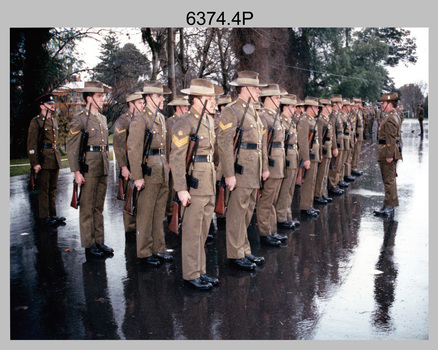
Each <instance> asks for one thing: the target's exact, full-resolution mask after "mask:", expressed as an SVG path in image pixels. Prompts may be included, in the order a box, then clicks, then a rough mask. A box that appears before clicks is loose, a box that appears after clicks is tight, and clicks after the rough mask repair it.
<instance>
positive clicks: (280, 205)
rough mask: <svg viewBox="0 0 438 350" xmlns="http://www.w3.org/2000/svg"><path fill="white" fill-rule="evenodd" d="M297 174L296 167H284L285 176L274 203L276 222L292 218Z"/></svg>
mask: <svg viewBox="0 0 438 350" xmlns="http://www.w3.org/2000/svg"><path fill="white" fill-rule="evenodd" d="M297 174H298V169H289V168H286V171H285V176H284V178H283V181H282V182H281V186H280V193H279V194H278V199H277V203H276V204H275V211H276V213H277V222H285V221H286V220H292V200H293V198H294V192H295V181H296V179H297Z"/></svg>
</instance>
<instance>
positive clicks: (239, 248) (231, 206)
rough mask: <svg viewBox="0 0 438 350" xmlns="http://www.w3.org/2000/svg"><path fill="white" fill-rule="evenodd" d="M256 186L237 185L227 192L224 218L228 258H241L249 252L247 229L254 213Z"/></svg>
mask: <svg viewBox="0 0 438 350" xmlns="http://www.w3.org/2000/svg"><path fill="white" fill-rule="evenodd" d="M256 198H257V188H244V187H239V186H237V187H236V188H234V190H233V191H231V192H230V194H229V201H228V207H227V213H226V218H225V232H226V247H227V258H228V259H241V258H243V257H245V256H247V255H249V254H251V246H250V244H249V240H248V233H247V229H248V226H249V224H250V222H251V218H252V215H253V213H254V206H255V203H256Z"/></svg>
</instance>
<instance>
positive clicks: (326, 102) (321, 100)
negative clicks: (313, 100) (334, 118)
mask: <svg viewBox="0 0 438 350" xmlns="http://www.w3.org/2000/svg"><path fill="white" fill-rule="evenodd" d="M319 103H320V104H322V105H331V104H332V101H330V99H328V98H326V97H320V98H319Z"/></svg>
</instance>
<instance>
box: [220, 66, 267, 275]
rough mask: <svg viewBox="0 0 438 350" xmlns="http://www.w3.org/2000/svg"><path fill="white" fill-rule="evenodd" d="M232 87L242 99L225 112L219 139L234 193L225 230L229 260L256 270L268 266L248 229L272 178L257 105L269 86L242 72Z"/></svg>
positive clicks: (223, 168) (223, 166)
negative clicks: (259, 195) (256, 251)
mask: <svg viewBox="0 0 438 350" xmlns="http://www.w3.org/2000/svg"><path fill="white" fill-rule="evenodd" d="M230 85H231V86H235V87H236V90H237V94H238V98H237V99H236V100H235V101H234V102H232V103H230V104H229V105H228V106H226V107H225V108H224V109H223V111H222V113H221V116H220V123H219V130H218V131H219V132H218V135H217V137H218V145H219V162H220V164H221V171H222V174H223V176H224V177H225V183H226V186H227V187H228V189H229V190H230V196H229V199H228V207H227V212H226V228H225V230H226V247H227V258H228V259H229V261H230V263H231V264H233V265H234V266H236V267H237V268H240V269H243V270H254V269H255V268H256V264H263V263H264V258H263V257H257V256H254V255H253V254H252V253H251V246H250V244H249V240H248V234H247V229H248V226H249V224H250V222H251V219H252V216H253V212H254V207H255V203H256V198H257V191H258V189H259V188H260V187H261V179H263V180H264V181H265V180H266V179H267V178H268V177H269V169H266V168H263V167H264V166H266V164H267V150H266V144H263V137H262V135H263V124H262V122H261V120H260V118H259V116H258V113H257V112H256V110H255V109H254V103H256V102H257V101H258V98H259V95H260V87H261V86H265V85H266V84H262V83H260V81H259V74H258V73H256V72H252V71H241V72H238V73H237V77H236V78H235V79H234V80H233V81H231V83H230ZM245 111H246V114H245V118H244V119H243V115H244V113H245ZM240 126H241V129H242V132H241V143H240V149H239V153H238V155H237V153H235V151H234V138H235V136H236V131H237V130H238V129H237V128H238V127H239V128H240ZM236 156H238V158H237V159H236Z"/></svg>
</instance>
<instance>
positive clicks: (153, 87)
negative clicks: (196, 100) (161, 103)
mask: <svg viewBox="0 0 438 350" xmlns="http://www.w3.org/2000/svg"><path fill="white" fill-rule="evenodd" d="M171 93H172V91H171V90H170V89H169V88H168V87H167V86H164V85H163V83H161V82H159V81H156V80H153V81H145V82H144V84H143V92H142V94H143V95H151V94H158V95H169V94H171Z"/></svg>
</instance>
